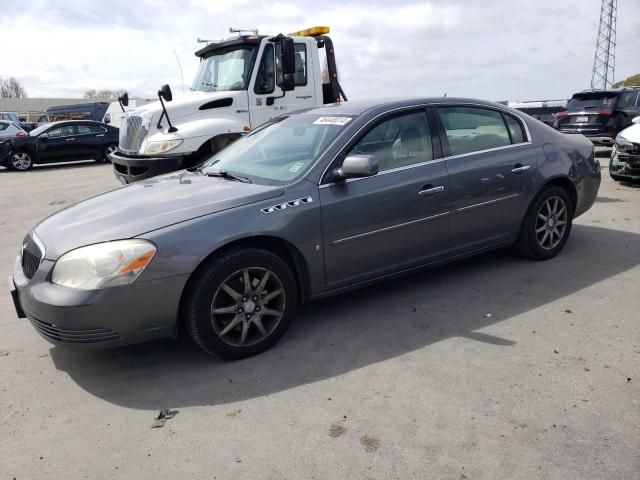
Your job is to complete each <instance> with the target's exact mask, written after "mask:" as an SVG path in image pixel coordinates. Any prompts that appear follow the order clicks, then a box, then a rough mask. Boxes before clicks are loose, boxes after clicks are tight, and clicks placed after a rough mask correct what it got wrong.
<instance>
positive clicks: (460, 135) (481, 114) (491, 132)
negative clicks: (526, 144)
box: [438, 107, 522, 155]
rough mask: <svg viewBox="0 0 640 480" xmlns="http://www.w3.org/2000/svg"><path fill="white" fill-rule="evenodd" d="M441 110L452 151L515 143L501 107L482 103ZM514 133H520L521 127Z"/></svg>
mask: <svg viewBox="0 0 640 480" xmlns="http://www.w3.org/2000/svg"><path fill="white" fill-rule="evenodd" d="M438 113H439V115H440V119H441V120H442V124H443V126H444V130H445V133H446V135H447V139H448V140H449V148H450V150H451V155H462V154H464V153H471V152H479V151H482V150H489V149H491V148H498V147H505V146H507V145H511V136H510V134H509V131H508V130H507V126H506V124H505V121H504V120H503V116H502V114H501V113H500V112H498V111H495V110H488V109H485V108H479V107H439V108H438ZM514 133H516V134H517V130H516V131H515V132H514ZM521 135H522V134H521ZM514 143H515V142H514Z"/></svg>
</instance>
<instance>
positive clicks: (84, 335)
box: [31, 317, 121, 343]
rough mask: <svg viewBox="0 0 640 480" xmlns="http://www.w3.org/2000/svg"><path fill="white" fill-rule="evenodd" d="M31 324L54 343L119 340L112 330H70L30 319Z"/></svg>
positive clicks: (118, 336)
mask: <svg viewBox="0 0 640 480" xmlns="http://www.w3.org/2000/svg"><path fill="white" fill-rule="evenodd" d="M31 323H32V325H33V326H34V328H35V329H36V330H38V332H39V333H40V334H41V335H42V336H43V337H45V338H48V339H49V340H54V341H56V342H65V343H97V342H107V341H110V340H120V338H121V336H120V335H119V334H118V333H117V332H114V331H113V330H107V329H106V328H86V329H70V328H60V327H58V326H56V325H52V324H51V323H47V322H43V321H42V320H38V319H36V318H33V317H32V318H31Z"/></svg>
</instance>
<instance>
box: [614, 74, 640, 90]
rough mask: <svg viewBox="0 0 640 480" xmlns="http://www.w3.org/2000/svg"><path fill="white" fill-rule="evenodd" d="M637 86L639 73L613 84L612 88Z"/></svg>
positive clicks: (639, 77) (639, 83)
mask: <svg viewBox="0 0 640 480" xmlns="http://www.w3.org/2000/svg"><path fill="white" fill-rule="evenodd" d="M638 85H640V73H636V74H635V75H631V76H630V77H628V78H625V79H624V80H621V81H619V82H616V83H614V84H613V87H614V88H620V87H637V86H638Z"/></svg>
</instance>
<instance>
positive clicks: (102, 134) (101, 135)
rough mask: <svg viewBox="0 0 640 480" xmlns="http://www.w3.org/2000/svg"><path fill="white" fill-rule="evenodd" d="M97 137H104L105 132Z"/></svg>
mask: <svg viewBox="0 0 640 480" xmlns="http://www.w3.org/2000/svg"><path fill="white" fill-rule="evenodd" d="M96 137H104V133H101V134H100V135H96Z"/></svg>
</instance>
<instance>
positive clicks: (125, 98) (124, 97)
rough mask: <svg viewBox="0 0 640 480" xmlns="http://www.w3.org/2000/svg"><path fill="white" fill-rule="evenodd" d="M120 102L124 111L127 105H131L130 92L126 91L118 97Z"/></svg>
mask: <svg viewBox="0 0 640 480" xmlns="http://www.w3.org/2000/svg"><path fill="white" fill-rule="evenodd" d="M118 103H119V104H120V108H121V109H122V111H123V112H124V107H127V106H128V105H129V94H128V93H127V92H124V94H122V96H120V97H118Z"/></svg>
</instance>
